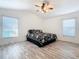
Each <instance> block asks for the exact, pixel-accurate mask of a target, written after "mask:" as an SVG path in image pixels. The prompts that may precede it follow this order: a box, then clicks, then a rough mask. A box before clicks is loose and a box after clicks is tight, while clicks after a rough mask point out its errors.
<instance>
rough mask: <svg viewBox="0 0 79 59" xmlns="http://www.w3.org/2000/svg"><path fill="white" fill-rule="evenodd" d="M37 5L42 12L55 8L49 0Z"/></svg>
mask: <svg viewBox="0 0 79 59" xmlns="http://www.w3.org/2000/svg"><path fill="white" fill-rule="evenodd" d="M35 6H36V7H39V8H40V9H41V11H42V12H44V13H47V12H49V11H50V10H53V7H52V5H51V4H50V3H49V1H46V0H44V1H43V3H42V5H35Z"/></svg>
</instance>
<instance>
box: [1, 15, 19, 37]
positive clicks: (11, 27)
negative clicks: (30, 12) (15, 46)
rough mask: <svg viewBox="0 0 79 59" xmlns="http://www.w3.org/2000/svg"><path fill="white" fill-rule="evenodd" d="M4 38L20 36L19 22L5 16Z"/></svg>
mask: <svg viewBox="0 0 79 59" xmlns="http://www.w3.org/2000/svg"><path fill="white" fill-rule="evenodd" d="M2 36H3V38H7V37H17V36H18V20H17V19H16V18H13V17H6V16H3V32H2Z"/></svg>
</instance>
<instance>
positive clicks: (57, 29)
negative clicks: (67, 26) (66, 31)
mask: <svg viewBox="0 0 79 59" xmlns="http://www.w3.org/2000/svg"><path fill="white" fill-rule="evenodd" d="M65 18H76V21H77V30H76V37H67V36H63V35H62V20H63V19H65ZM43 22H44V23H43V25H44V26H43V27H44V28H43V30H44V31H45V32H49V33H56V34H57V36H58V39H59V40H64V41H69V42H74V43H79V12H74V13H71V14H66V15H62V16H57V17H51V18H49V19H45V20H43Z"/></svg>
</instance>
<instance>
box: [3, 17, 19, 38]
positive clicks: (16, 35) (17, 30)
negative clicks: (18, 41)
mask: <svg viewBox="0 0 79 59" xmlns="http://www.w3.org/2000/svg"><path fill="white" fill-rule="evenodd" d="M6 17H7V18H10V19H11V18H12V20H13V19H14V20H16V23H17V24H16V27H17V29H16V30H14V29H13V30H10V31H13V32H14V33H15V31H16V32H17V34H15V35H14V34H10V35H13V36H5V35H4V32H3V31H5V28H4V24H3V23H4V18H6ZM11 25H12V24H11ZM11 28H12V27H11ZM7 29H8V28H7ZM8 31H9V29H8ZM6 32H7V31H6ZM18 36H19V28H18V18H16V17H10V16H2V38H12V37H18Z"/></svg>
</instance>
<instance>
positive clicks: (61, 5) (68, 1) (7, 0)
mask: <svg viewBox="0 0 79 59" xmlns="http://www.w3.org/2000/svg"><path fill="white" fill-rule="evenodd" d="M49 1H50V2H51V3H52V4H53V5H54V10H53V11H51V12H50V13H47V14H42V13H40V12H36V10H37V8H36V7H35V6H34V5H35V4H40V3H41V2H42V0H0V8H7V9H14V10H31V11H32V12H35V13H36V14H40V15H43V16H50V15H52V16H54V15H62V14H67V13H71V12H75V11H78V10H79V0H49Z"/></svg>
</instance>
